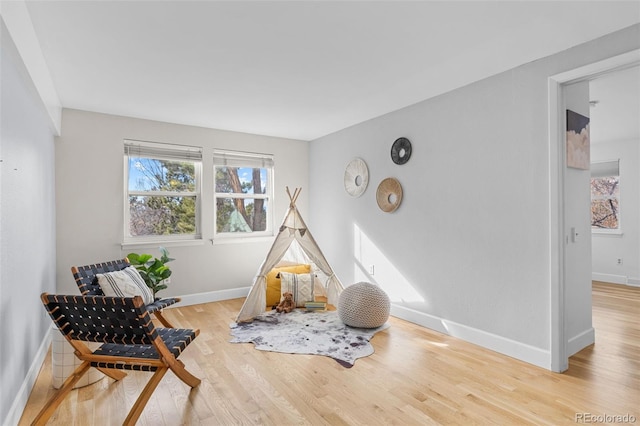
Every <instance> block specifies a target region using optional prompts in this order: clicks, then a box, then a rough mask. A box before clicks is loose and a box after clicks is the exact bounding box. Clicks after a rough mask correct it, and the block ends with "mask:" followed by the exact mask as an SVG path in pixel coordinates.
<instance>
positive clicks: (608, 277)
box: [591, 272, 627, 284]
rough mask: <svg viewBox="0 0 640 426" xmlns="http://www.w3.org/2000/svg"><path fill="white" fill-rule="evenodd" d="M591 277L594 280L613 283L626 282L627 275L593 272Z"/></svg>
mask: <svg viewBox="0 0 640 426" xmlns="http://www.w3.org/2000/svg"><path fill="white" fill-rule="evenodd" d="M591 279H592V280H593V281H602V282H605V283H613V284H626V283H627V276H626V275H614V274H600V273H597V272H592V273H591Z"/></svg>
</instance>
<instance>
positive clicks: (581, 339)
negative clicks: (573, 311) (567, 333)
mask: <svg viewBox="0 0 640 426" xmlns="http://www.w3.org/2000/svg"><path fill="white" fill-rule="evenodd" d="M595 342H596V331H595V330H594V328H593V327H590V328H589V329H587V330H585V331H583V332H582V333H580V334H578V335H576V336H573V337H572V338H570V339H569V340H568V341H567V354H568V356H573V355H575V354H577V353H578V352H580V351H581V350H583V349H584V348H586V347H587V346H590V345H593V344H594V343H595Z"/></svg>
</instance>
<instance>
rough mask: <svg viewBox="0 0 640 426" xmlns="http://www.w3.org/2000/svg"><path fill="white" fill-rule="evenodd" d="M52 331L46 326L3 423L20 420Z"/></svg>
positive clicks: (12, 423)
mask: <svg viewBox="0 0 640 426" xmlns="http://www.w3.org/2000/svg"><path fill="white" fill-rule="evenodd" d="M53 331H54V329H52V328H51V327H49V328H48V333H46V334H45V336H44V339H43V340H42V343H41V344H40V347H39V348H38V352H36V356H35V358H34V359H33V361H32V362H31V366H30V367H29V371H28V372H27V375H26V377H25V378H24V380H23V382H22V385H21V386H20V389H19V390H18V393H17V394H16V397H15V399H14V400H13V404H11V408H9V413H8V414H7V417H6V418H5V419H4V421H3V423H2V424H3V425H5V426H7V425H17V424H18V422H19V421H20V417H22V413H23V412H24V409H25V407H26V406H27V401H28V400H29V395H30V394H31V391H32V390H33V385H34V384H35V383H36V379H37V378H38V374H39V373H40V369H41V368H42V364H44V360H45V358H46V356H47V353H48V352H49V346H50V345H51V333H52V332H53ZM55 332H56V333H58V329H55Z"/></svg>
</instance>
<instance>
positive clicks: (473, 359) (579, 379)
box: [20, 282, 640, 425]
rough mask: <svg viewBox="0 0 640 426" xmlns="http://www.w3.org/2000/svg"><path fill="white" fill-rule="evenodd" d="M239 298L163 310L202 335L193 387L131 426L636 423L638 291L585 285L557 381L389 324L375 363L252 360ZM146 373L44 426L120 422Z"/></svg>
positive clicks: (78, 402)
mask: <svg viewBox="0 0 640 426" xmlns="http://www.w3.org/2000/svg"><path fill="white" fill-rule="evenodd" d="M242 302H243V300H242V299H234V300H226V301H222V302H214V303H207V304H202V305H195V306H187V307H181V308H175V309H169V310H167V312H166V317H167V319H169V321H171V322H172V323H174V324H176V325H177V326H180V327H183V328H199V329H200V330H201V334H200V336H199V337H198V338H197V339H196V340H195V341H194V343H193V344H192V345H190V346H189V348H187V350H186V351H185V352H184V353H183V354H182V356H181V359H182V360H183V362H184V363H185V364H186V367H187V369H188V370H189V371H191V372H192V373H193V374H195V375H196V376H197V377H199V378H201V379H202V383H201V384H200V386H199V387H197V388H195V389H193V390H191V389H190V388H189V387H188V386H186V385H185V384H184V383H182V382H181V381H180V380H179V379H177V378H176V377H175V376H173V375H172V373H168V374H167V375H166V376H165V377H164V378H163V379H162V382H161V383H160V385H159V386H158V388H157V390H156V392H155V393H154V394H153V396H152V397H151V399H150V400H149V403H148V404H147V407H146V408H145V410H144V411H143V413H142V415H141V417H140V420H139V424H140V425H178V424H184V425H198V424H201V425H210V424H219V425H243V424H247V425H258V424H259V425H288V424H310V425H364V424H367V425H378V424H380V425H383V424H384V425H387V424H398V425H407V424H408V425H412V424H416V425H418V424H420V425H430V424H433V425H438V424H518V425H526V424H532V425H533V424H535V425H557V424H575V423H576V415H577V414H578V413H591V414H594V415H602V414H608V415H617V414H621V415H625V414H630V415H633V416H635V418H636V419H637V420H636V422H640V411H639V410H638V408H637V405H638V404H637V402H638V401H640V391H639V389H640V322H639V321H638V319H639V318H640V288H634V287H628V286H621V285H613V284H605V283H599V282H594V284H593V325H594V328H595V330H596V343H595V345H592V346H590V347H588V348H585V349H584V350H582V351H580V352H579V353H578V354H576V355H574V356H573V357H572V358H571V359H570V360H569V370H568V371H567V372H565V373H563V374H556V373H552V372H549V371H547V370H544V369H542V368H538V367H535V366H532V365H530V364H527V363H524V362H521V361H518V360H515V359H513V358H510V357H507V356H503V355H500V354H497V353H495V352H492V351H489V350H486V349H483V348H481V347H478V346H475V345H472V344H470V343H466V342H463V341H460V340H458V339H456V338H454V337H450V336H446V335H443V334H440V333H437V332H435V331H432V330H429V329H426V328H423V327H420V326H417V325H415V324H411V323H409V322H406V321H402V320H400V319H397V318H391V319H390V323H391V327H390V328H388V329H387V330H385V331H382V332H379V333H378V334H376V336H375V337H374V338H373V339H372V344H373V346H374V349H375V353H374V354H373V355H371V356H369V357H366V358H361V359H359V360H357V361H356V364H355V366H354V367H353V368H350V369H346V368H344V367H342V366H340V365H339V364H338V363H337V362H335V361H334V360H332V359H331V358H327V357H319V356H311V355H291V354H280V353H274V352H264V351H257V350H255V349H254V347H253V345H252V344H231V343H229V339H230V335H229V324H230V323H231V322H232V321H233V319H234V317H235V315H236V313H237V312H238V311H239V309H240V307H241V305H242ZM50 369H51V363H50V357H47V360H46V362H45V363H44V364H43V367H42V370H41V372H40V375H39V376H38V379H37V381H36V383H35V385H34V388H33V391H32V394H31V396H30V398H29V401H28V403H27V407H26V409H25V410H24V413H23V416H22V419H21V420H20V425H26V424H29V423H30V421H31V420H32V419H33V418H34V417H35V415H36V414H37V412H38V411H39V410H40V408H41V407H42V406H43V405H44V403H45V401H46V399H47V398H48V397H49V396H50V395H51V394H52V393H53V392H54V390H53V388H52V387H51V385H50V383H51V372H50ZM149 378H150V374H149V373H144V372H135V371H134V372H129V373H128V376H127V377H126V378H124V379H123V380H121V381H118V382H116V381H114V380H111V379H109V378H104V379H102V380H100V381H98V382H96V383H94V384H92V385H89V386H86V387H83V388H80V389H77V390H74V391H72V392H71V394H70V396H68V397H67V399H65V401H64V402H63V403H62V404H61V405H60V407H59V408H58V410H57V411H56V413H55V414H54V416H53V417H52V418H51V419H50V421H49V423H48V424H50V425H71V424H81V425H86V424H90V425H112V424H120V423H122V421H123V420H124V418H125V417H126V415H127V412H128V411H129V409H130V408H131V406H132V405H133V402H134V401H135V399H136V398H137V396H138V395H139V393H140V391H141V390H142V388H143V387H144V385H145V384H146V382H147V380H149Z"/></svg>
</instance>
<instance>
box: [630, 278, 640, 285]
mask: <svg viewBox="0 0 640 426" xmlns="http://www.w3.org/2000/svg"><path fill="white" fill-rule="evenodd" d="M627 285H630V286H632V287H640V278H629V279H627Z"/></svg>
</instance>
